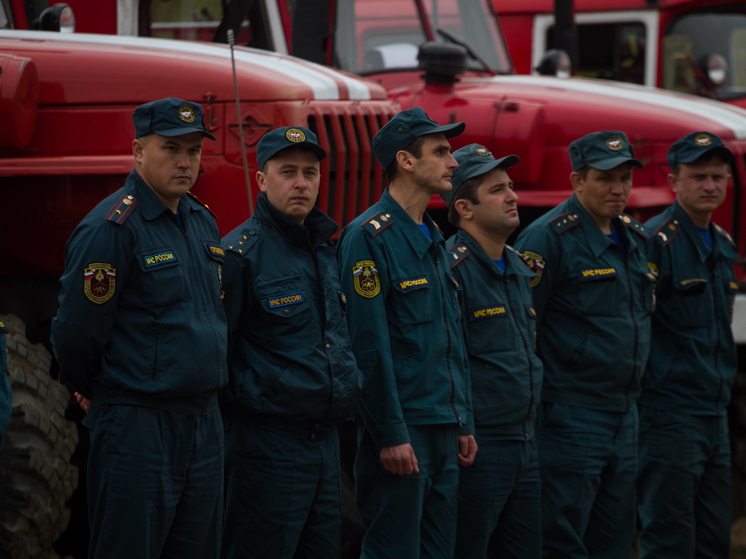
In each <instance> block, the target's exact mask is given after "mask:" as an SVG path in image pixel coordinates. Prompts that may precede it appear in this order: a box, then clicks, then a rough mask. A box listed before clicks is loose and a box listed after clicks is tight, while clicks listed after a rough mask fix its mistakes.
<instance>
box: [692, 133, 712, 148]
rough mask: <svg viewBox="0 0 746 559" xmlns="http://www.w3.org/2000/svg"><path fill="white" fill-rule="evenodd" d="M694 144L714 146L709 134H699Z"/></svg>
mask: <svg viewBox="0 0 746 559" xmlns="http://www.w3.org/2000/svg"><path fill="white" fill-rule="evenodd" d="M694 143H695V144H697V145H698V146H709V145H710V144H712V138H710V137H709V136H708V135H707V134H697V137H696V138H694Z"/></svg>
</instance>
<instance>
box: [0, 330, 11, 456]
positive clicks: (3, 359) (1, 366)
mask: <svg viewBox="0 0 746 559" xmlns="http://www.w3.org/2000/svg"><path fill="white" fill-rule="evenodd" d="M7 334H8V329H7V328H6V327H5V324H3V323H2V322H0V449H2V447H3V443H4V442H5V429H6V428H7V427H8V422H9V421H10V412H11V410H12V408H13V392H12V390H11V389H10V378H9V376H8V375H9V373H10V371H9V369H8V347H7V345H6V343H5V336H6V335H7Z"/></svg>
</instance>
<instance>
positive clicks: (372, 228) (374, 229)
mask: <svg viewBox="0 0 746 559" xmlns="http://www.w3.org/2000/svg"><path fill="white" fill-rule="evenodd" d="M392 223H394V220H393V218H392V217H391V214H387V213H380V214H376V215H374V216H373V217H371V218H370V219H369V220H368V221H365V222H363V223H361V224H360V227H362V228H363V229H365V230H366V231H367V232H368V234H369V235H370V236H371V237H375V236H376V235H378V234H379V233H380V232H381V231H383V230H384V229H386V227H388V226H389V225H391V224H392Z"/></svg>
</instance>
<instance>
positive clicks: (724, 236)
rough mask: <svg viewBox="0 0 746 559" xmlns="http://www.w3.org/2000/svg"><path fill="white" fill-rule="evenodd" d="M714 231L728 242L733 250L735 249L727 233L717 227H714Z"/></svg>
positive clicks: (734, 244)
mask: <svg viewBox="0 0 746 559" xmlns="http://www.w3.org/2000/svg"><path fill="white" fill-rule="evenodd" d="M715 231H717V232H718V233H719V234H720V236H721V237H723V238H724V239H725V240H726V241H728V242H729V243H730V244H731V246H732V247H733V248H736V243H734V242H733V239H732V238H731V236H730V235H729V234H728V232H727V231H726V230H725V229H723V228H722V227H720V226H719V225H715Z"/></svg>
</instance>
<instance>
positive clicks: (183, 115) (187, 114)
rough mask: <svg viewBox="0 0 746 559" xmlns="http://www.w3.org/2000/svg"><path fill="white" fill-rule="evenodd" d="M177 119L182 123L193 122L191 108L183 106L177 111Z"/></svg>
mask: <svg viewBox="0 0 746 559" xmlns="http://www.w3.org/2000/svg"><path fill="white" fill-rule="evenodd" d="M179 118H180V119H181V120H183V121H184V122H190V123H191V122H194V111H193V110H192V108H191V107H187V106H186V105H184V106H183V107H181V108H180V109H179Z"/></svg>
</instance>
